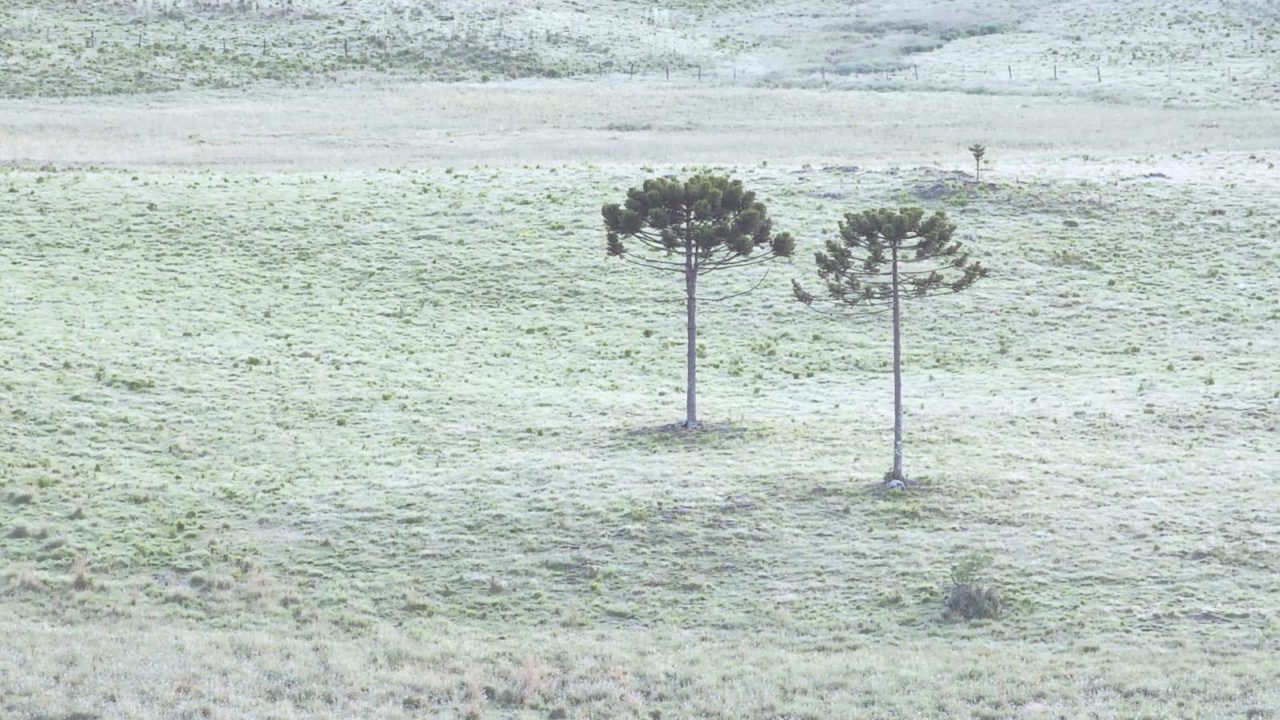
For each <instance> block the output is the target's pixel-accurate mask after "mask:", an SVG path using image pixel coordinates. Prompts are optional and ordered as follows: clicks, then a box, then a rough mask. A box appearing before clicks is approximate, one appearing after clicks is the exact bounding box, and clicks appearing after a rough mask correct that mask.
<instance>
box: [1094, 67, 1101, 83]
mask: <svg viewBox="0 0 1280 720" xmlns="http://www.w3.org/2000/svg"><path fill="white" fill-rule="evenodd" d="M1094 69H1095V70H1097V71H1098V82H1102V66H1101V65H1097V66H1094Z"/></svg>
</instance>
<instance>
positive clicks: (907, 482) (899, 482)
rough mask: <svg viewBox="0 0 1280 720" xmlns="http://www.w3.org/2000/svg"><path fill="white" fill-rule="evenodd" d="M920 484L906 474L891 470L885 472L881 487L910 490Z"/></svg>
mask: <svg viewBox="0 0 1280 720" xmlns="http://www.w3.org/2000/svg"><path fill="white" fill-rule="evenodd" d="M918 484H919V483H917V482H916V481H915V480H912V479H911V478H909V477H907V476H906V475H894V474H893V471H892V470H890V471H889V472H887V473H885V474H884V481H883V482H882V483H881V487H883V488H884V489H885V490H908V489H910V488H913V487H915V486H916V485H918Z"/></svg>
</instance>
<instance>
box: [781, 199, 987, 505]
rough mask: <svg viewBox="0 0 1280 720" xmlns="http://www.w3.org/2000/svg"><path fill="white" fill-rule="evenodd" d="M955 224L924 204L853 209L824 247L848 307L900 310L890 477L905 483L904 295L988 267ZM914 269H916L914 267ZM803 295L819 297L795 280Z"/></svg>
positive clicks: (838, 298)
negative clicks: (966, 246) (966, 248)
mask: <svg viewBox="0 0 1280 720" xmlns="http://www.w3.org/2000/svg"><path fill="white" fill-rule="evenodd" d="M955 229H956V227H955V225H952V224H951V223H950V222H948V221H947V216H946V215H944V214H943V213H940V212H938V213H934V214H933V215H931V216H929V217H927V218H926V217H925V216H924V210H922V209H920V208H903V209H901V210H890V209H880V210H867V211H864V212H861V213H857V214H854V213H848V214H846V215H845V216H844V220H842V221H841V222H840V238H839V239H838V240H828V241H827V250H826V252H818V253H817V256H816V259H817V263H818V277H819V278H821V279H822V280H823V281H825V283H826V288H827V294H828V295H829V296H830V299H831V300H832V301H833V302H834V303H835V304H836V306H837V307H838V308H841V309H857V310H868V311H871V312H873V313H878V312H883V311H886V310H888V311H891V312H892V314H893V469H892V470H891V471H890V472H889V474H888V475H887V476H886V477H885V481H886V483H893V484H898V483H905V482H906V477H905V476H904V475H903V474H902V331H901V305H902V300H903V299H904V298H925V297H931V296H935V295H945V294H950V293H956V292H960V291H961V290H964V289H966V288H968V287H969V286H970V285H972V284H973V283H974V282H975V281H976V280H978V278H981V277H985V276H986V274H987V269H986V268H984V267H982V265H981V264H979V263H977V262H975V261H972V260H970V259H969V255H968V253H965V252H962V250H961V243H960V242H959V241H954V240H952V236H953V235H954V233H955ZM908 268H910V269H908ZM792 288H793V290H794V292H795V296H796V299H798V300H800V302H803V303H804V304H806V305H810V306H812V305H813V304H814V301H815V298H814V296H813V295H811V294H809V293H808V292H806V291H805V290H804V288H803V287H801V285H800V283H798V282H796V281H794V280H793V281H792Z"/></svg>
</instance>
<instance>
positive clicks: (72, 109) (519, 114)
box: [0, 81, 1280, 169]
mask: <svg viewBox="0 0 1280 720" xmlns="http://www.w3.org/2000/svg"><path fill="white" fill-rule="evenodd" d="M0 108H2V109H3V111H4V113H5V116H6V122H5V124H4V125H3V127H0V147H3V148H4V152H5V155H6V157H5V158H4V159H6V160H8V161H9V162H11V163H21V164H24V165H44V164H53V165H69V164H89V165H104V164H105V165H122V166H149V165H169V166H196V167H222V168H258V169H268V168H276V169H324V168H332V167H363V168H373V167H379V166H388V165H396V166H403V165H406V164H407V165H421V166H437V167H438V166H442V165H457V164H467V163H477V162H479V163H498V164H530V163H555V162H562V161H568V160H575V161H578V160H580V161H590V162H618V163H684V162H691V161H696V162H732V163H753V162H781V161H786V162H793V163H798V162H805V161H810V162H815V163H816V162H832V161H834V162H840V163H872V164H877V165H887V164H899V163H934V162H945V163H947V164H953V163H954V165H956V166H961V167H963V165H964V154H963V148H964V147H966V146H967V145H968V144H970V143H971V142H973V140H975V139H981V140H983V141H984V142H985V143H986V144H987V145H988V146H989V147H990V148H991V162H992V163H995V164H997V167H999V165H998V164H999V163H1005V162H1009V161H1019V160H1023V161H1032V162H1047V161H1054V160H1057V159H1059V158H1062V157H1063V156H1064V155H1074V154H1078V153H1080V152H1082V151H1087V152H1089V153H1092V154H1094V155H1095V156H1096V155H1097V154H1099V153H1104V154H1108V155H1146V154H1151V153H1158V154H1167V153H1175V152H1185V151H1192V150H1194V151H1206V150H1207V151H1225V150H1231V151H1240V152H1248V151H1258V150H1265V149H1268V148H1270V147H1272V146H1273V145H1274V128H1275V127H1276V125H1277V124H1280V113H1278V112H1277V111H1273V110H1264V109H1257V110H1177V109H1161V108H1154V107H1132V106H1125V105H1098V104H1093V103H1088V102H1081V101H1077V100H1070V99H1052V98H1036V97H1000V96H983V95H968V94H959V93H911V92H903V93H893V94H884V93H876V92H855V91H846V92H833V91H823V90H794V89H793V90H787V89H777V90H760V89H748V88H715V89H710V88H705V89H704V88H697V87H688V86H683V87H653V86H652V85H637V86H628V85H626V84H625V83H620V84H616V85H605V84H583V83H575V82H569V81H564V82H551V81H537V82H530V83H526V84H517V85H507V86H502V87H484V86H466V85H395V84H393V85H386V86H376V85H374V86H353V87H343V88H333V89H323V90H320V89H318V90H309V91H297V90H281V91H278V92H277V93H275V94H274V95H273V96H272V97H263V96H256V97H243V96H235V97H232V96H226V95H218V94H207V93H183V94H174V95H167V96H163V97H142V98H111V99H86V100H46V101H2V102H0ZM1086 149H1087V150H1086Z"/></svg>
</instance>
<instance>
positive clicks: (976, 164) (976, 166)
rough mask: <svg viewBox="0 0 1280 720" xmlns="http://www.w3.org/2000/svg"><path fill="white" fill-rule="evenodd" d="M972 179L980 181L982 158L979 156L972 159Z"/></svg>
mask: <svg viewBox="0 0 1280 720" xmlns="http://www.w3.org/2000/svg"><path fill="white" fill-rule="evenodd" d="M973 181H974V182H982V160H981V158H976V157H975V158H974V159H973Z"/></svg>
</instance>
